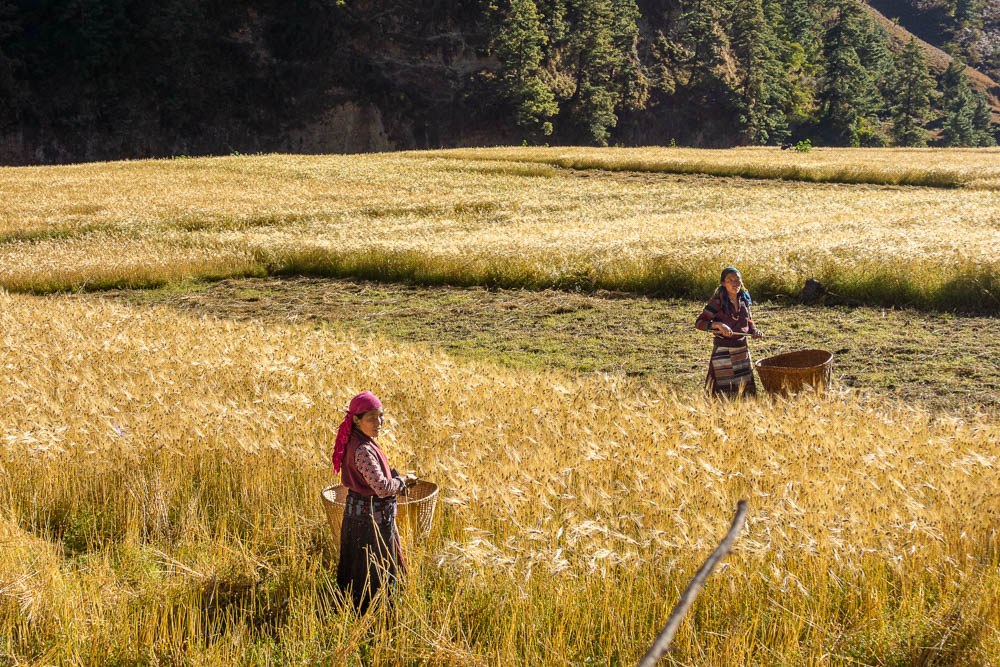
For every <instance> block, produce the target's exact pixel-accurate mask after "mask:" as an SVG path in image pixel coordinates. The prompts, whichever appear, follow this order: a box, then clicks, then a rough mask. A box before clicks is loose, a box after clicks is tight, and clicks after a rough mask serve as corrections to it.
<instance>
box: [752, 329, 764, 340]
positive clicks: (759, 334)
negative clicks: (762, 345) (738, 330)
mask: <svg viewBox="0 0 1000 667" xmlns="http://www.w3.org/2000/svg"><path fill="white" fill-rule="evenodd" d="M750 336H751V337H752V338H764V332H763V331H759V330H756V329H755V330H754V332H753V333H752V334H750Z"/></svg>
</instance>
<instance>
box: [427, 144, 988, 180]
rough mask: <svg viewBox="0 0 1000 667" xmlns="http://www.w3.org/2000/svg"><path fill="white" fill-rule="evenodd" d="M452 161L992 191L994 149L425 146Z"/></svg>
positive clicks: (429, 153)
mask: <svg viewBox="0 0 1000 667" xmlns="http://www.w3.org/2000/svg"><path fill="white" fill-rule="evenodd" d="M423 154H426V155H433V156H445V157H452V158H456V159H460V160H511V161H514V162H521V163H529V164H540V165H552V166H557V167H563V168H566V169H605V170H610V171H636V172H652V173H669V174H706V175H709V176H737V177H743V178H760V179H779V180H786V181H805V182H809V183H852V184H858V183H867V184H872V185H917V186H925V187H936V188H962V187H967V188H975V189H986V190H997V189H1000V149H996V148H989V149H978V148H965V149H963V148H958V149H949V150H941V149H934V148H883V149H872V148H862V149H858V148H816V149H812V150H810V151H808V152H806V153H799V152H798V151H794V150H790V151H781V150H780V149H778V148H772V147H746V148H729V149H725V150H706V149H701V148H607V149H602V150H600V151H595V150H594V149H592V148H585V147H555V148H538V147H533V148H513V147H498V148H491V149H482V148H478V149H475V150H468V149H454V150H445V151H426V152H424V153H423Z"/></svg>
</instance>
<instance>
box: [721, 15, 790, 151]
mask: <svg viewBox="0 0 1000 667" xmlns="http://www.w3.org/2000/svg"><path fill="white" fill-rule="evenodd" d="M732 26H733V35H732V48H733V52H734V53H735V55H736V58H737V59H738V60H739V62H740V65H741V68H742V76H741V81H740V89H739V90H738V95H739V111H740V121H741V122H742V124H743V133H742V134H743V139H744V141H746V142H747V143H751V144H765V143H768V141H771V142H773V141H776V140H780V139H784V138H785V137H787V136H788V131H787V121H786V119H785V115H784V113H782V110H781V107H780V105H781V102H782V93H784V92H785V91H784V90H783V83H784V77H783V75H782V71H781V64H780V63H779V61H778V59H777V55H776V52H777V51H778V41H777V38H776V37H775V35H774V32H773V30H772V29H771V25H770V23H769V22H768V21H767V19H766V18H765V16H764V7H763V4H762V2H761V0H737V2H736V5H735V7H734V10H733V14H732Z"/></svg>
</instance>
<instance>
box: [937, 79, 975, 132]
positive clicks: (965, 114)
mask: <svg viewBox="0 0 1000 667" xmlns="http://www.w3.org/2000/svg"><path fill="white" fill-rule="evenodd" d="M941 92H942V96H943V98H944V124H943V127H942V128H941V143H942V144H944V145H945V146H975V145H976V128H975V123H974V117H975V104H976V99H975V96H974V95H973V93H972V88H971V87H970V86H969V78H968V77H967V76H966V75H965V65H964V64H962V63H961V62H959V61H954V62H952V63H951V64H949V65H948V69H946V70H945V71H944V72H943V73H942V74H941Z"/></svg>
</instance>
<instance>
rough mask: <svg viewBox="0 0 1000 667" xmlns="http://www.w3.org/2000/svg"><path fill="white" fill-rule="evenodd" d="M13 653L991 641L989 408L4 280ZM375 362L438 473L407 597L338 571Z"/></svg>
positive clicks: (583, 657)
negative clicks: (576, 369) (510, 362)
mask: <svg viewBox="0 0 1000 667" xmlns="http://www.w3.org/2000/svg"><path fill="white" fill-rule="evenodd" d="M0 337H2V344H0V367H2V368H3V369H4V373H3V375H2V379H0V382H2V384H3V391H2V392H0V443H2V448H0V480H2V484H0V507H2V508H3V511H2V513H0V662H5V663H7V664H39V665H41V664H134V663H141V664H165V663H166V664H220V665H221V664H227V665H228V664H234V663H244V664H348V665H360V664H366V665H368V664H372V665H394V664H432V665H443V664H462V665H466V664H483V665H508V664H539V665H541V664H545V665H591V664H595V665H618V664H629V663H634V661H635V660H636V659H637V658H638V657H639V656H641V655H642V653H643V652H644V650H645V648H646V647H647V646H648V643H649V642H650V641H651V640H652V638H653V636H654V635H655V633H656V632H657V631H658V629H659V627H660V626H661V625H662V623H663V622H664V621H665V619H666V616H667V615H668V613H669V610H670V608H671V607H672V605H673V604H674V602H675V601H676V599H677V597H678V595H679V592H680V590H682V589H683V587H684V585H685V584H686V582H687V580H688V578H689V577H690V576H691V575H692V574H693V572H694V571H695V569H696V568H697V567H698V565H699V564H700V563H701V561H702V559H704V558H705V556H706V555H707V554H708V553H709V552H710V551H711V549H712V547H713V546H714V543H715V541H717V540H718V539H719V538H721V536H722V534H723V533H724V531H725V529H726V527H727V526H728V522H729V520H730V518H731V516H732V513H733V511H734V508H735V505H736V501H737V500H738V499H740V498H746V499H747V500H749V502H750V515H749V516H750V518H749V521H748V524H747V530H746V532H745V534H744V535H743V536H742V537H741V539H740V541H739V542H738V546H737V549H736V551H735V552H734V553H733V554H732V555H731V556H730V557H729V558H728V559H727V561H726V562H725V565H724V567H723V568H722V569H721V570H720V571H718V572H717V573H716V574H715V575H714V576H713V578H712V579H710V581H709V584H708V586H707V587H706V589H705V591H704V592H703V594H702V596H701V597H700V598H699V600H698V602H697V603H696V605H695V607H694V608H693V609H692V612H691V614H690V615H689V618H688V620H687V621H685V623H684V625H683V626H682V628H681V632H680V634H679V635H678V637H677V638H676V640H675V646H676V651H674V652H672V653H670V654H669V655H668V658H667V659H666V662H667V663H669V664H678V665H744V664H750V665H774V664H831V665H833V664H837V665H841V664H842V665H853V664H878V665H882V664H893V665H917V664H920V665H927V664H948V665H959V664H962V665H977V664H978V665H991V664H996V662H995V660H996V656H997V655H1000V631H998V627H1000V604H998V600H1000V542H998V535H997V527H998V513H1000V487H998V485H997V483H996V480H997V467H998V465H1000V458H998V457H1000V425H998V420H997V415H996V414H980V415H979V416H975V417H971V418H965V419H959V418H956V417H951V416H948V415H946V414H937V415H934V414H930V413H928V412H926V411H923V410H921V409H920V408H916V407H910V406H907V405H904V404H901V403H895V404H892V403H885V402H880V401H879V400H877V399H874V398H866V397H864V396H861V395H857V394H853V393H849V392H841V391H834V392H832V393H829V394H827V395H824V396H814V395H803V396H799V397H798V398H795V399H789V400H771V399H767V398H761V399H759V400H752V401H745V402H741V403H736V404H730V403H725V402H712V401H708V400H706V399H705V398H703V397H702V396H701V395H678V394H675V393H673V392H672V391H671V390H670V389H669V387H667V386H666V385H660V384H656V383H643V384H639V383H638V382H633V381H632V380H630V379H625V378H621V377H614V376H601V375H586V376H585V375H578V374H571V373H564V372H545V371H528V370H511V369H505V368H501V367H498V366H494V365H491V364H487V363H473V362H468V363H465V362H463V363H458V362H456V361H454V360H453V359H451V358H449V357H447V356H445V355H443V354H441V353H436V352H434V351H432V350H430V349H428V348H426V347H422V346H419V345H407V344H405V343H402V342H395V343H389V342H387V341H386V340H384V339H380V338H375V337H365V336H360V335H352V334H350V333H347V332H338V331H332V330H329V329H315V328H308V327H305V326H299V325H283V326H264V325H261V324H254V323H250V322H240V323H236V322H232V321H227V320H216V319H210V318H203V317H193V316H186V315H182V314H179V313H177V311H176V310H170V309H166V308H162V307H154V308H149V307H139V306H128V305H123V304H116V303H108V302H98V301H96V300H95V301H85V300H81V299H77V298H71V297H65V296H55V297H45V298H40V297H33V296H28V295H17V294H10V293H0ZM367 388H371V389H373V390H374V391H375V392H376V393H377V394H379V395H380V396H381V397H382V399H383V401H384V403H385V405H386V410H387V426H386V432H385V433H384V434H383V436H382V437H381V438H380V440H381V441H382V443H383V445H384V447H385V448H386V449H387V451H388V455H389V458H390V460H391V461H393V462H394V464H395V465H396V466H397V467H399V468H400V469H401V470H408V471H414V472H416V473H418V474H419V475H421V476H423V477H425V478H427V479H431V480H433V481H436V482H438V483H439V484H440V485H441V487H442V489H443V499H442V501H441V503H440V506H439V510H440V514H439V516H438V518H437V521H436V525H435V530H434V532H433V533H432V535H431V537H430V538H429V539H428V540H426V541H423V542H421V543H419V544H416V543H413V542H412V541H411V542H408V543H407V544H406V550H407V555H408V558H409V560H410V565H411V576H410V577H409V578H408V579H407V580H406V582H405V586H404V587H403V589H402V591H401V592H400V594H399V598H398V600H397V604H396V607H395V609H394V611H392V612H383V613H380V614H374V615H370V616H368V617H366V618H364V619H360V620H359V619H357V618H355V617H353V616H352V615H351V614H350V613H349V612H346V611H344V610H343V608H342V607H341V605H340V602H339V598H338V596H337V594H336V592H335V589H336V586H335V577H334V569H333V568H334V566H335V563H336V554H335V550H334V549H333V545H331V544H330V543H329V540H328V534H329V533H328V530H327V527H326V525H325V524H324V517H323V514H322V509H321V507H320V503H319V492H320V489H322V488H323V487H324V486H325V485H327V484H329V483H331V482H332V479H333V478H332V472H331V469H330V465H329V462H328V456H329V452H330V447H331V442H332V440H333V437H334V429H335V428H336V426H337V424H338V422H339V420H340V418H341V415H342V410H343V409H344V405H345V404H346V402H347V401H348V400H349V398H350V396H351V395H353V394H354V393H355V392H356V391H359V390H362V389H367Z"/></svg>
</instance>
